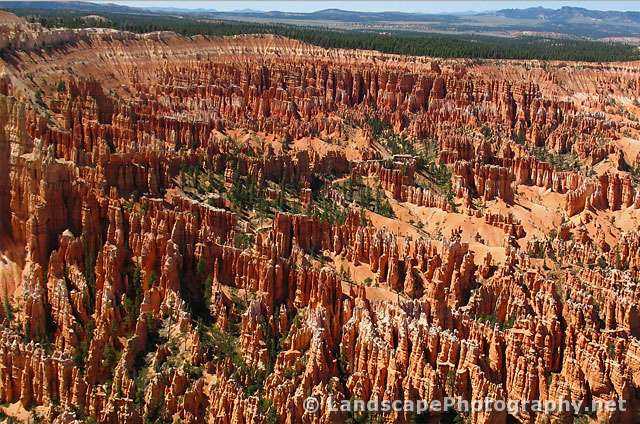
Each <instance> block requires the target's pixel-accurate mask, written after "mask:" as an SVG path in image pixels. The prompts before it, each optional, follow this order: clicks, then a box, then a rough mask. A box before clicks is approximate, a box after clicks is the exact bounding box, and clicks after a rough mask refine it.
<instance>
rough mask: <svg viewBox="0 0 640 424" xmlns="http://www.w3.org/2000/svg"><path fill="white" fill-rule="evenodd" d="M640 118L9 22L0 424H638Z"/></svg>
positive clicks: (243, 53) (378, 65)
mask: <svg viewBox="0 0 640 424" xmlns="http://www.w3.org/2000/svg"><path fill="white" fill-rule="evenodd" d="M639 98H640V63H635V62H634V63H576V62H541V61H491V60H465V59H447V60H439V59H433V58H425V57H406V56H396V55H385V54H381V53H376V52H372V51H351V50H336V49H322V48H318V47H314V46H310V45H306V44H303V43H300V42H297V41H293V40H289V39H285V38H280V37H273V36H236V37H226V38H207V37H191V38H189V37H181V36H178V35H175V34H173V33H166V32H163V33H150V34H144V35H135V34H132V33H126V32H118V31H115V30H104V29H103V30H97V29H95V30H94V29H82V30H66V29H55V30H48V29H44V28H42V27H40V26H39V25H38V24H30V23H26V22H24V21H23V20H21V19H19V18H16V17H15V16H13V15H10V14H7V13H3V14H0V299H1V303H2V305H1V307H0V319H1V324H0V403H1V404H0V417H2V418H0V420H2V419H5V420H7V421H14V422H15V421H16V420H17V421H19V422H32V423H33V422H52V423H60V424H62V423H92V422H93V423H95V422H100V423H156V422H158V423H164V422H183V423H225V424H226V423H233V424H243V423H247V424H248V423H279V422H282V423H339V422H352V423H356V422H398V423H405V422H407V423H413V422H432V423H440V422H442V423H447V422H465V423H487V424H488V423H492V424H501V423H536V424H542V423H556V422H558V423H573V422H579V423H584V424H586V423H590V422H593V423H595V422H600V423H635V422H638V420H640V415H639V414H638V408H639V405H640V341H639V339H638V337H640V310H639V301H640V288H639V284H640V187H639V184H640V122H639V121H638V117H639V116H640V102H639ZM309 396H313V397H315V398H317V399H318V400H319V402H320V408H319V409H318V410H317V411H310V410H305V404H304V401H305V399H307V398H308V397H309ZM328 398H331V399H334V400H338V401H339V400H344V399H362V400H375V399H379V400H380V399H389V400H396V399H401V400H417V399H423V400H443V399H444V398H455V399H458V400H473V399H485V398H492V399H496V400H508V399H512V400H524V401H528V400H572V401H584V402H585V405H586V403H587V402H592V401H596V402H597V401H608V400H615V401H618V400H622V401H624V404H625V405H626V408H624V410H614V411H604V410H599V411H595V412H594V411H589V410H586V409H580V410H575V411H561V412H554V413H549V414H543V413H539V412H536V411H531V410H522V411H518V412H513V413H511V412H505V411H473V412H465V411H449V412H448V413H436V412H431V413H429V412H427V413H422V414H416V413H414V412H410V411H404V412H402V411H395V412H388V413H385V414H373V413H370V414H367V413H360V412H357V413H349V412H345V411H337V410H333V409H331V408H329V407H327V404H326V400H327V399H328Z"/></svg>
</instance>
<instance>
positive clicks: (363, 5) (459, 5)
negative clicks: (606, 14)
mask: <svg viewBox="0 0 640 424" xmlns="http://www.w3.org/2000/svg"><path fill="white" fill-rule="evenodd" d="M94 1H96V0H94ZM97 2H100V3H118V4H126V5H128V6H133V7H180V8H190V9H215V10H220V11H231V10H240V9H254V10H280V11H287V12H313V11H316V10H322V9H329V8H337V9H343V10H359V11H368V12H385V11H402V12H423V13H446V12H450V13H460V12H469V11H476V12H477V11H486V10H498V9H509V8H513V9H524V8H527V7H536V6H544V7H548V8H553V9H557V8H560V7H562V6H577V7H584V8H586V9H597V10H633V11H640V2H639V1H632V0H629V1H602V0H593V1H555V0H552V1H534V0H531V1H530V0H525V1H502V0H498V1H496V0H485V1H466V0H464V1H455V0H454V1H370V0H368V1H228V0H223V1H220V0H218V1H164V0H162V1H161V0H137V1H124V0H106V1H100V0H99V1H97Z"/></svg>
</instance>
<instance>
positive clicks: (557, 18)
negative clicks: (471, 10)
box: [494, 6, 640, 24]
mask: <svg viewBox="0 0 640 424" xmlns="http://www.w3.org/2000/svg"><path fill="white" fill-rule="evenodd" d="M494 14H495V15H496V16H504V17H506V18H511V19H544V20H547V21H552V22H559V23H560V22H567V21H570V20H574V19H583V18H587V19H593V20H600V21H608V22H609V23H612V24H613V23H619V22H633V23H640V12H619V11H612V10H607V11H601V10H589V9H584V8H582V7H569V6H564V7H561V8H560V9H547V8H545V7H530V8H527V9H502V10H498V11H496V12H495V13H494Z"/></svg>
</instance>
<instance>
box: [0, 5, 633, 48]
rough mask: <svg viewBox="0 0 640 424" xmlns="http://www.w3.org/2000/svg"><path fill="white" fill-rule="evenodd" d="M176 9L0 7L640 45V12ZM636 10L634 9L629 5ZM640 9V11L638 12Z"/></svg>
mask: <svg viewBox="0 0 640 424" xmlns="http://www.w3.org/2000/svg"><path fill="white" fill-rule="evenodd" d="M174 4H175V6H174V7H153V6H151V5H150V6H149V7H144V8H134V7H129V6H124V5H117V4H112V3H89V2H82V1H65V2H56V1H42V2H38V1H0V8H2V9H9V10H19V11H22V14H25V13H31V11H35V12H37V11H38V10H41V11H42V10H56V11H64V10H69V11H73V12H75V13H87V14H99V13H133V14H146V15H152V16H155V15H163V14H166V15H173V16H176V15H181V16H185V17H186V16H189V17H191V18H202V19H216V20H218V19H221V20H234V21H245V22H260V23H267V22H272V23H283V24H295V25H305V26H316V27H328V26H330V27H332V28H334V29H335V28H341V29H359V30H368V31H385V32H388V31H404V32H406V31H410V32H418V33H419V32H440V33H472V34H485V35H499V36H518V35H520V34H523V33H524V34H530V33H534V34H541V35H544V34H549V35H553V36H554V37H582V38H591V39H600V38H616V37H618V38H623V37H624V38H628V39H635V38H638V39H640V12H635V11H634V12H619V11H600V10H589V9H585V8H581V7H562V8H560V9H550V8H545V7H532V8H526V9H502V10H497V11H491V12H476V13H457V14H454V13H448V14H447V13H441V14H429V13H407V12H398V11H390V12H359V11H349V10H342V9H324V10H319V11H316V12H311V13H301V12H283V11H268V12H264V11H257V10H252V9H242V10H235V11H231V12H221V11H216V10H213V9H207V8H200V9H184V8H181V7H180V2H179V1H176V2H175V3H174ZM630 4H632V3H630ZM639 8H640V7H639Z"/></svg>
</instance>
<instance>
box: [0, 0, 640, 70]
mask: <svg viewBox="0 0 640 424" xmlns="http://www.w3.org/2000/svg"><path fill="white" fill-rule="evenodd" d="M8 10H9V11H10V12H13V13H16V14H17V15H19V16H23V17H25V18H27V19H28V20H29V21H31V22H39V23H40V24H42V25H44V26H45V27H48V28H54V27H66V28H86V27H106V28H114V29H119V30H124V31H131V32H135V33H146V32H152V31H174V32H176V33H178V34H181V35H184V36H193V35H198V34H200V35H207V36H230V35H240V34H273V35H279V36H283V37H288V38H292V39H295V40H299V41H303V42H305V43H309V44H313V45H316V46H320V47H325V48H344V49H366V50H377V51H380V52H383V53H394V54H402V55H414V56H431V57H441V58H471V59H540V60H572V61H587V62H612V61H628V60H637V59H639V58H640V55H639V54H638V49H637V48H636V47H634V46H631V45H627V44H623V43H605V42H599V41H592V40H584V39H570V38H544V37H513V38H507V37H492V36H484V35H465V34H459V35H449V34H434V33H422V32H406V31H395V32H393V31H392V32H375V31H363V30H328V29H320V28H317V27H314V28H311V27H304V26H296V25H285V24H261V23H250V22H238V21H228V20H211V19H200V18H197V17H187V16H171V15H168V14H133V13H100V19H95V18H93V19H92V18H89V17H87V16H86V12H84V13H83V12H79V11H73V10H65V9H63V8H62V7H60V8H57V9H36V8H34V9H29V8H16V9H8ZM104 18H106V19H104Z"/></svg>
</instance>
